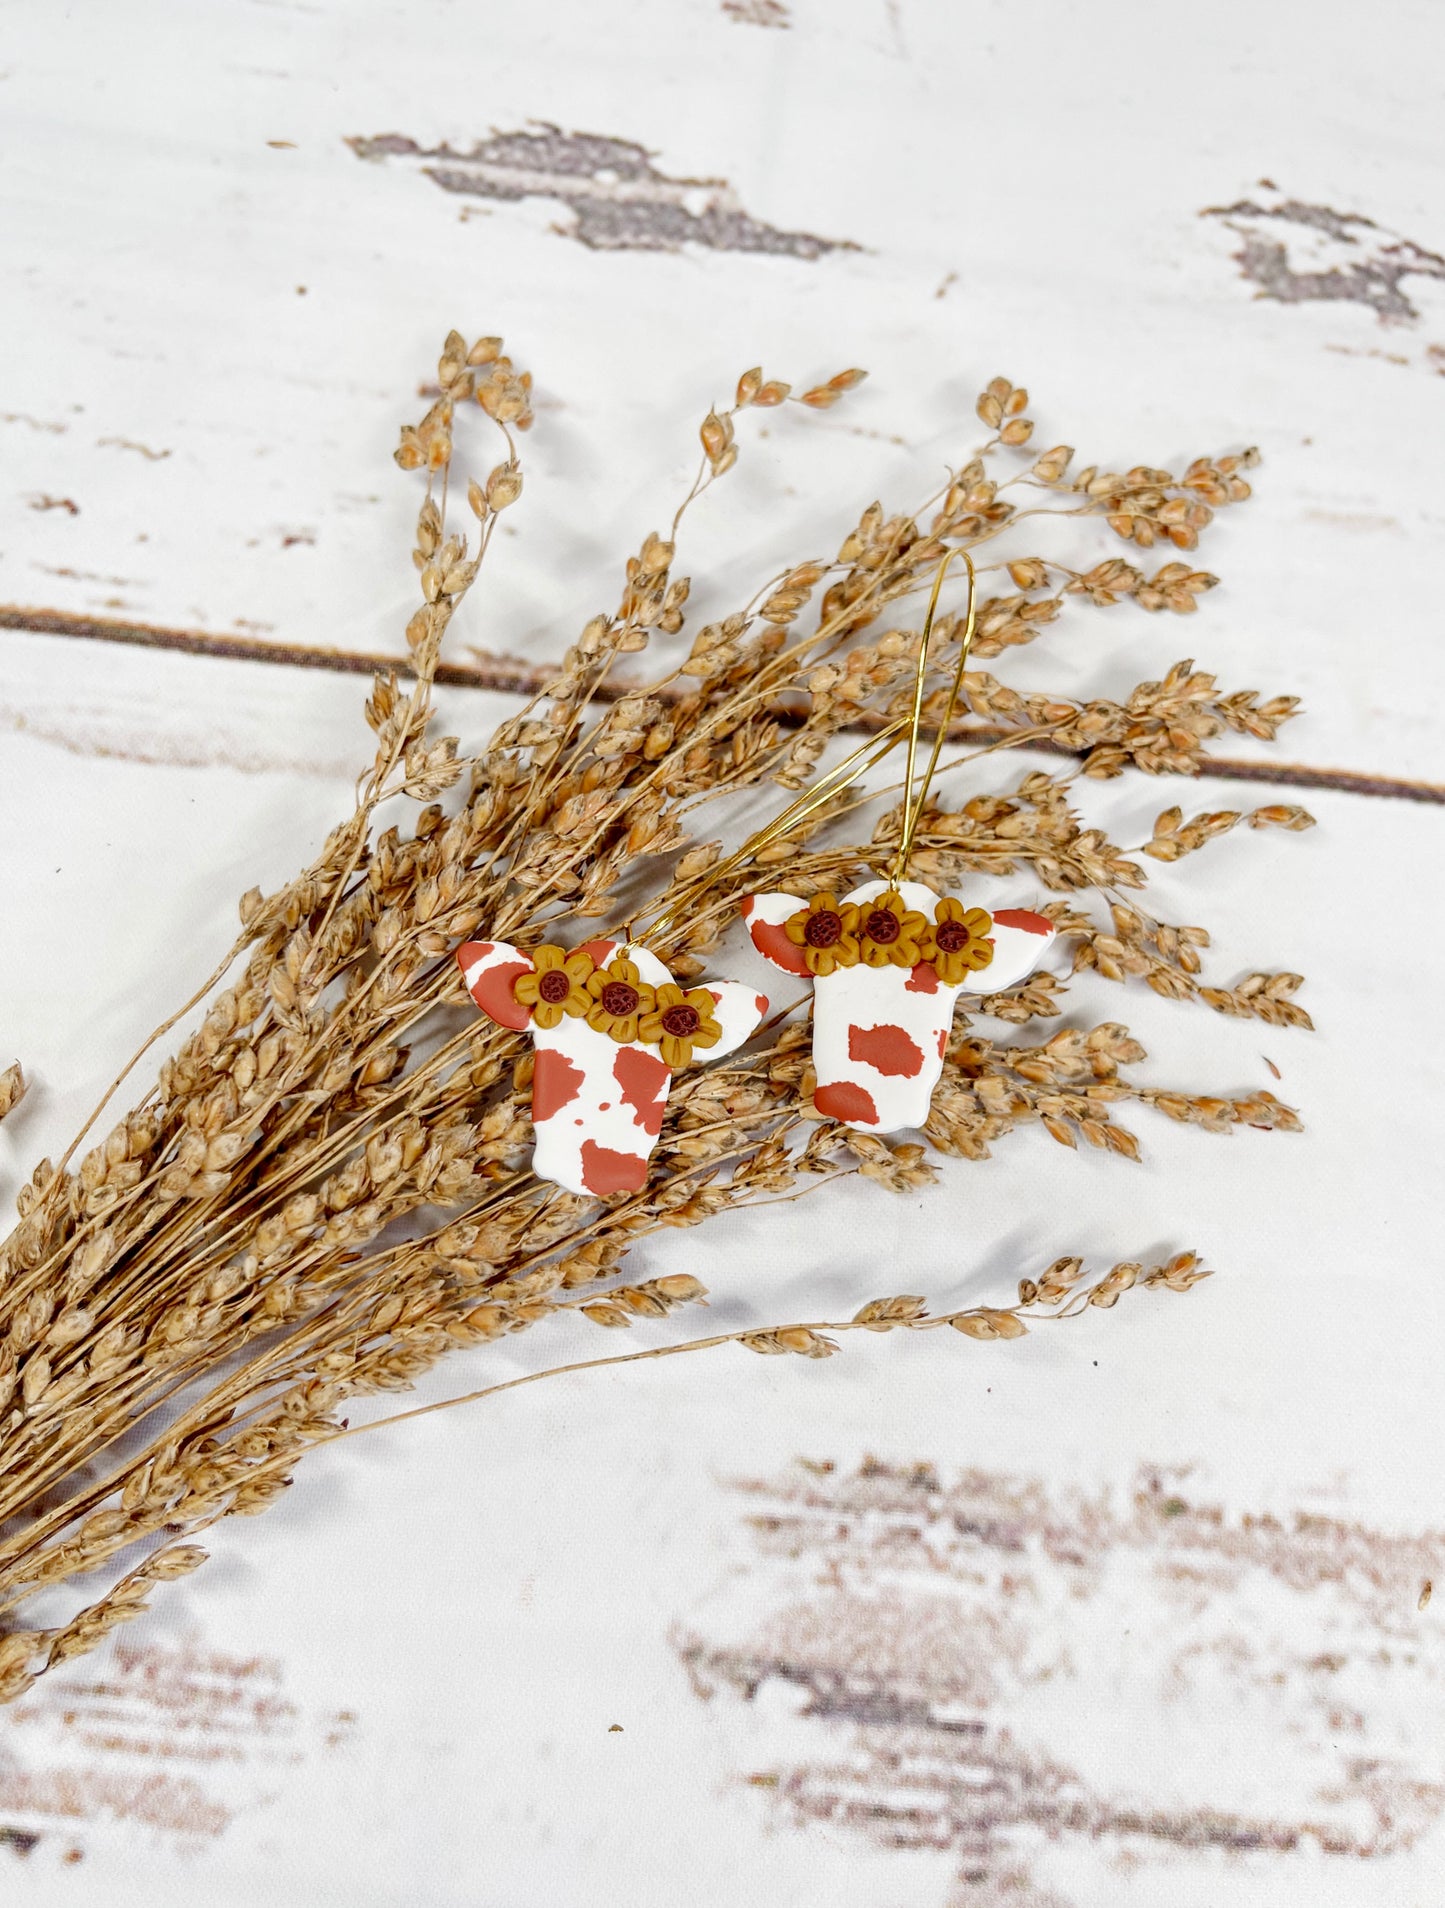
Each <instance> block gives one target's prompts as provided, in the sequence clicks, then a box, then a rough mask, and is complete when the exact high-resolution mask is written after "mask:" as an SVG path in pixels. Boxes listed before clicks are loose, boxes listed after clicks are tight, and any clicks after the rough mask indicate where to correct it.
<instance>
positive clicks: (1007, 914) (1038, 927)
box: [993, 908, 1054, 934]
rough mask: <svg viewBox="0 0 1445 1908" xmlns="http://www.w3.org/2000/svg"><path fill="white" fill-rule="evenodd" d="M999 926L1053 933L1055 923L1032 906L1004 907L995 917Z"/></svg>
mask: <svg viewBox="0 0 1445 1908" xmlns="http://www.w3.org/2000/svg"><path fill="white" fill-rule="evenodd" d="M993 918H994V921H995V923H996V924H997V925H998V926H999V927H1008V928H1018V929H1019V930H1020V932H1021V933H1024V934H1052V933H1053V931H1054V924H1053V922H1052V921H1051V920H1050V919H1049V917H1048V916H1047V915H1046V914H1035V913H1034V912H1033V910H1032V909H1031V908H1003V909H1001V910H1000V911H999V913H997V914H996V915H995V916H994V917H993Z"/></svg>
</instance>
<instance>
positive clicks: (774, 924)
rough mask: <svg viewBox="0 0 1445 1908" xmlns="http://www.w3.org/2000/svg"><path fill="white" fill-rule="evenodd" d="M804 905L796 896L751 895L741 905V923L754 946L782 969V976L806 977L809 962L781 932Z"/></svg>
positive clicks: (776, 894)
mask: <svg viewBox="0 0 1445 1908" xmlns="http://www.w3.org/2000/svg"><path fill="white" fill-rule="evenodd" d="M802 906H803V903H802V902H801V901H800V900H799V899H798V897H797V895H795V894H783V893H781V892H778V891H774V892H773V893H772V894H750V895H748V897H747V898H746V900H745V901H744V902H743V920H744V921H745V922H746V923H747V930H748V933H749V934H750V935H751V937H752V943H753V946H754V947H755V948H756V949H757V950H758V952H759V954H761V955H762V957H763V959H764V960H765V961H771V962H772V964H773V966H774V967H781V968H782V970H783V972H784V973H785V974H806V973H807V971H808V963H807V962H806V961H805V960H804V959H803V950H802V948H800V947H798V946H797V945H796V944H795V943H794V942H792V941H790V940H789V939H788V937H787V935H786V934H784V932H783V923H784V921H786V920H787V919H788V918H789V917H790V916H791V915H794V914H796V913H797V912H798V910H799V908H801V907H802Z"/></svg>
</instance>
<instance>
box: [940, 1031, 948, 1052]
mask: <svg viewBox="0 0 1445 1908" xmlns="http://www.w3.org/2000/svg"><path fill="white" fill-rule="evenodd" d="M947 1052H948V1029H947V1027H940V1028H939V1030H938V1057H939V1059H940V1060H941V1059H942V1058H943V1056H944V1055H945V1054H946V1053H947Z"/></svg>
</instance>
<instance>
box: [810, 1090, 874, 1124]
mask: <svg viewBox="0 0 1445 1908" xmlns="http://www.w3.org/2000/svg"><path fill="white" fill-rule="evenodd" d="M813 1104H814V1106H816V1107H817V1109H818V1111H819V1112H820V1113H822V1114H825V1115H826V1116H827V1118H828V1119H830V1120H858V1121H860V1122H861V1123H862V1124H864V1125H866V1126H876V1125H877V1124H878V1107H877V1105H876V1103H875V1102H874V1099H873V1095H872V1094H871V1093H870V1092H869V1091H868V1089H867V1088H866V1087H860V1086H856V1085H855V1084H854V1082H853V1081H852V1080H833V1081H830V1082H829V1084H828V1085H827V1086H820V1087H818V1088H817V1089H816V1091H815V1092H814V1094H813Z"/></svg>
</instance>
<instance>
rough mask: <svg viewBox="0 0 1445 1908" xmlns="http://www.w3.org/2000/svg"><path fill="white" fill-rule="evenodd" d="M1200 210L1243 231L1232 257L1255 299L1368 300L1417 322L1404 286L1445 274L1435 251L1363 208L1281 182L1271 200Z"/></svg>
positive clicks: (1394, 317) (1394, 316)
mask: <svg viewBox="0 0 1445 1908" xmlns="http://www.w3.org/2000/svg"><path fill="white" fill-rule="evenodd" d="M1264 183H1265V182H1264V181H1261V184H1262V185H1263V184H1264ZM1200 216H1201V218H1207V219H1218V220H1220V222H1221V223H1222V224H1223V225H1224V226H1225V227H1226V228H1227V229H1228V230H1229V231H1231V232H1233V233H1235V234H1236V235H1237V236H1238V237H1239V239H1240V241H1241V244H1240V249H1239V250H1238V251H1237V252H1236V253H1235V254H1234V260H1235V263H1236V264H1237V265H1238V266H1239V270H1240V276H1241V277H1243V278H1246V279H1248V280H1249V282H1250V283H1251V284H1253V285H1254V286H1255V287H1256V288H1257V292H1256V295H1257V296H1258V297H1260V298H1272V299H1274V300H1275V301H1276V302H1277V303H1279V304H1282V305H1301V304H1319V303H1346V304H1355V305H1363V306H1364V307H1365V308H1366V310H1368V311H1373V312H1374V313H1375V315H1376V317H1377V318H1379V319H1380V320H1382V321H1383V322H1388V323H1395V324H1402V323H1403V324H1415V323H1418V322H1419V319H1420V316H1421V314H1420V311H1419V309H1418V307H1417V306H1416V305H1414V304H1413V303H1412V302H1411V300H1410V298H1409V297H1408V296H1407V295H1406V292H1405V289H1404V287H1405V285H1406V284H1407V283H1408V281H1410V280H1411V279H1415V280H1417V281H1420V280H1429V279H1435V280H1445V258H1442V257H1441V256H1440V254H1439V253H1438V252H1431V251H1427V250H1426V248H1425V247H1424V246H1423V245H1419V244H1417V243H1416V242H1415V240H1414V239H1408V238H1405V237H1403V236H1402V235H1401V234H1399V233H1398V232H1391V231H1389V230H1387V229H1386V228H1385V227H1383V226H1381V225H1377V224H1376V222H1375V221H1374V220H1373V219H1371V218H1366V216H1365V215H1364V213H1362V212H1337V211H1336V210H1335V209H1334V207H1333V206H1328V205H1311V204H1308V203H1306V202H1305V201H1304V200H1301V199H1291V198H1288V197H1286V196H1285V194H1283V193H1282V192H1280V191H1279V189H1278V188H1277V187H1272V186H1271V187H1269V188H1268V197H1266V198H1261V199H1239V200H1237V201H1236V202H1235V203H1234V204H1233V205H1212V206H1208V207H1206V208H1205V210H1204V211H1203V212H1202V213H1201V214H1200ZM1297 245H1298V247H1299V255H1298V256H1297V255H1296V246H1297Z"/></svg>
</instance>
